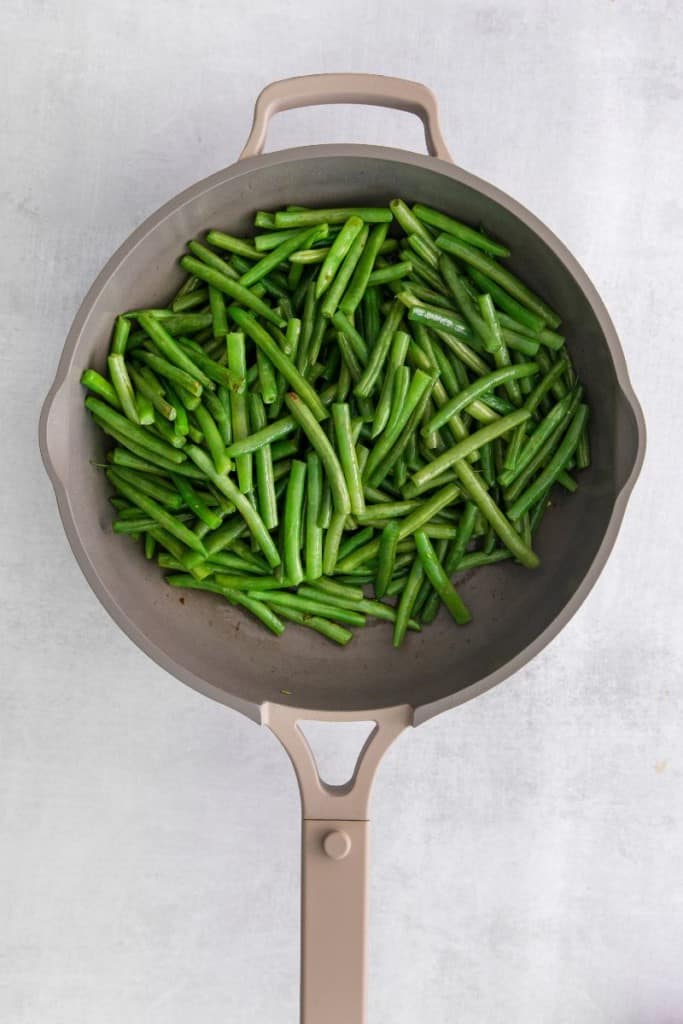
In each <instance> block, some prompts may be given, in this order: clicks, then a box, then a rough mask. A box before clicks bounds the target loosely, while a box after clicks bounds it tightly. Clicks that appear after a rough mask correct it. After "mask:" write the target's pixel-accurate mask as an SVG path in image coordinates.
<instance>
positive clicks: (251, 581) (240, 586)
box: [215, 572, 289, 592]
mask: <svg viewBox="0 0 683 1024" xmlns="http://www.w3.org/2000/svg"><path fill="white" fill-rule="evenodd" d="M215 580H216V583H217V584H218V586H219V587H228V588H230V589H231V590H260V591H261V592H263V591H266V590H282V584H283V581H282V580H279V579H277V578H276V577H275V576H250V575H244V574H238V575H234V574H231V573H224V572H217V573H216V577H215ZM284 582H285V583H288V582H289V581H288V580H285V581H284Z"/></svg>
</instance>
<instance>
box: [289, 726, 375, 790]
mask: <svg viewBox="0 0 683 1024" xmlns="http://www.w3.org/2000/svg"><path fill="white" fill-rule="evenodd" d="M376 724H377V723H376V722H317V721H314V720H311V719H308V720H306V721H299V722H297V729H299V730H300V732H301V733H302V734H303V736H304V739H305V740H306V742H307V743H308V746H309V747H310V750H311V753H312V754H313V757H314V759H315V763H316V768H317V769H318V775H319V776H320V780H321V782H325V783H327V785H328V786H345V785H346V784H347V783H349V782H350V781H351V779H352V778H353V775H354V772H355V770H356V765H357V764H358V760H359V757H360V754H361V753H362V751H363V748H364V746H365V743H366V741H367V739H368V736H370V734H371V733H372V731H373V730H374V729H375V728H376Z"/></svg>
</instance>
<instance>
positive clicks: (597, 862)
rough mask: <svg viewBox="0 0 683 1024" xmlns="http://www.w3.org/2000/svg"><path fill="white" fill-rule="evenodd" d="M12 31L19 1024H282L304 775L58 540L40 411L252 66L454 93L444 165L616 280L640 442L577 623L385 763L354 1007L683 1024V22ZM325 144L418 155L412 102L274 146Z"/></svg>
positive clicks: (9, 461)
mask: <svg viewBox="0 0 683 1024" xmlns="http://www.w3.org/2000/svg"><path fill="white" fill-rule="evenodd" d="M420 6H422V12H423V13H418V9H419V8H420ZM677 8H678V10H677ZM0 31H1V32H2V43H1V46H2V54H1V61H0V64H1V66H2V67H3V69H4V70H3V77H4V82H3V88H2V95H3V102H2V112H1V113H0V119H1V125H2V127H1V129H0V153H1V160H2V183H1V186H0V188H1V191H2V195H1V197H0V198H1V202H2V212H1V216H0V222H1V223H2V226H3V236H4V237H3V245H2V252H1V253H0V261H1V267H2V273H1V274H0V281H1V282H2V285H1V288H0V296H1V297H0V302H1V303H2V319H1V321H0V323H1V325H2V347H1V348H0V367H1V373H0V388H1V389H2V399H1V402H0V420H1V428H0V437H1V438H2V449H1V450H2V462H1V465H2V485H1V487H0V502H1V518H0V522H1V523H2V555H1V573H0V593H1V600H2V633H3V642H2V645H1V646H0V669H1V674H2V692H1V695H0V701H1V705H0V715H1V717H0V772H1V774H0V827H1V831H2V838H1V843H2V848H1V850H0V905H1V910H0V1019H1V1020H2V1021H3V1024H120V1022H121V1021H126V1022H127V1024H225V1022H230V1024H247V1022H259V1024H285V1022H293V1021H295V1019H296V1013H297V1010H296V1005H297V967H298V965H297V959H298V954H297V941H298V940H297V929H298V920H297V915H298V867H299V865H298V831H299V825H298V805H297V793H296V788H295V784H294V779H293V776H292V774H291V773H290V771H289V769H288V765H287V764H286V761H285V757H284V754H283V753H282V752H281V751H280V749H279V748H278V746H277V744H276V742H275V740H274V739H273V737H272V736H270V735H268V734H267V733H266V732H265V731H263V730H259V729H258V728H257V727H255V726H254V725H253V724H251V723H250V722H248V721H247V720H246V719H243V718H241V717H240V716H239V715H237V714H235V713H232V712H229V711H227V710H226V709H225V708H222V707H219V706H218V705H215V704H213V703H211V702H210V701H208V700H206V699H204V698H203V697H200V696H198V695H197V694H195V693H194V692H192V691H191V690H189V689H187V688H185V687H184V686H182V685H181V684H180V683H178V682H177V681H175V680H174V679H172V678H170V677H169V676H167V675H165V674H164V673H163V672H162V671H161V670H160V669H158V668H157V667H156V666H155V665H153V664H152V663H151V662H150V661H148V660H147V659H146V658H145V657H144V656H143V655H142V654H141V653H139V652H138V651H137V650H136V649H135V648H134V647H133V646H132V645H131V644H130V642H129V641H128V640H126V639H125V638H124V637H123V635H122V634H121V633H119V632H118V630H117V629H116V628H115V627H114V625H113V624H112V622H111V621H110V620H109V618H108V617H107V615H106V614H105V612H104V611H103V610H102V608H100V606H99V605H98V604H97V602H96V601H95V599H94V597H93V596H92V595H91V593H90V591H89V589H88V587H87V586H86V583H85V581H84V579H83V578H82V577H81V574H80V572H79V570H78V569H77V567H76V565H75V563H74V562H73V560H72V558H71V555H70V552H69V550H68V549H67V545H66V542H65V539H64V537H63V535H62V530H61V526H60V524H59V521H58V518H57V512H56V507H55V504H54V501H53V498H52V493H51V491H50V487H49V485H48V481H47V478H46V476H45V474H44V473H43V471H42V467H41V464H40V460H39V456H38V449H37V443H36V424H37V417H38V411H39V406H40V402H41V400H42V397H43V395H44V393H45V391H46V390H47V388H48V384H49V382H50V381H51V379H52V375H53V372H54V370H55V367H56V363H57V358H58V354H59V351H60V349H61V346H62V341H63V338H64V336H65V334H66V331H67V329H68V327H69V324H70V322H71V320H72V318H73V316H74V314H75V312H76V309H77V307H78V304H79V302H80V300H81V298H82V296H83V295H84V293H85V291H86V289H87V287H88V285H89V283H90V281H91V280H92V278H93V277H94V275H95V273H96V272H97V271H98V270H99V268H100V267H101V265H102V264H103V263H104V262H105V260H106V259H107V257H108V256H109V254H110V253H111V252H112V251H113V249H114V248H115V247H116V246H118V245H119V243H120V242H121V241H123V239H124V238H125V237H126V236H127V235H128V234H129V233H130V232H131V231H132V229H133V228H134V227H135V226H136V225H137V224H138V223H139V221H141V220H142V219H143V218H144V217H146V216H147V215H148V214H149V213H151V212H152V211H153V210H154V209H155V208H156V207H157V206H159V205H160V204H161V203H162V202H164V201H165V200H166V199H168V198H169V197H171V196H172V195H174V194H175V193H176V192H178V191H179V190H180V189H182V188H184V187H185V186H187V185H189V184H191V183H192V182H193V181H195V180H196V179H198V178H201V177H204V176H205V175H207V174H209V173H210V172H212V171H214V170H216V169H218V168H219V167H221V166H223V165H225V164H227V163H230V162H232V161H233V160H234V159H235V158H236V157H237V154H238V152H239V150H240V148H241V146H242V144H243V142H244V139H245V137H246V134H247V131H248V126H249V123H250V118H251V107H252V103H253V100H254V98H255V96H256V94H257V92H258V91H259V89H260V88H261V87H262V86H263V85H264V84H265V83H266V82H267V81H269V80H272V79H276V78H280V77H285V76H287V75H295V74H302V73H310V72H317V71H331V70H335V71H342V70H357V71H376V72H380V73H386V74H395V75H403V76H405V77H408V78H414V79H419V80H423V81H425V82H427V83H428V84H429V85H431V86H432V87H433V88H434V89H435V91H436V92H437V94H438V95H439V97H440V101H441V111H442V123H443V128H444V134H445V136H446V139H447V141H448V143H449V145H450V147H451V149H452V152H453V154H454V155H455V157H456V159H457V160H458V161H459V162H460V163H461V164H462V165H463V166H464V167H466V168H467V169H469V170H470V171H473V172H474V173H476V174H479V175H481V176H482V177H484V178H487V179H489V180H491V181H492V182H494V183H495V184H496V185H498V186H500V187H501V188H503V189H504V190H506V191H507V192H509V193H510V194H511V195H513V196H515V197H516V198H517V199H519V200H521V201H522V202H523V203H524V204H526V205H527V206H528V207H530V208H531V209H532V210H533V211H534V212H535V213H537V214H538V215H539V216H540V217H541V219H542V220H544V221H546V223H548V224H549V225H550V227H551V228H552V229H553V230H554V231H555V232H556V233H557V234H558V235H559V236H560V238H562V239H563V240H564V241H565V242H566V243H567V245H568V246H569V248H570V249H571V250H572V251H573V252H574V253H575V255H576V256H577V257H578V259H579V261H580V262H581V263H582V264H583V266H584V267H585V268H586V269H587V271H588V273H589V275H590V276H591V277H592V279H593V280H594V282H595V284H596V285H597V287H598V290H599V291H600V292H601V294H602V296H603V298H604V300H605V302H606V304H607V307H608V309H609V310H610V312H611V314H612V316H613V318H614V321H615V323H616V326H617V330H618V331H619V332H620V335H621V338H622V342H623V346H624V349H625V351H626V354H627V358H628V360H629V363H630V368H631V374H632V378H633V382H634V385H635V388H636V391H637V392H638V394H639V396H640V398H641V400H642V402H643V405H644V409H645V414H646V417H647V420H648V427H649V452H648V457H647V460H646V464H645V469H644V472H643V476H642V478H641V481H640V483H639V485H638V486H637V488H636V491H635V495H634V497H633V500H632V503H631V506H630V508H629V511H628V513H627V516H626V521H625V524H624V527H623V530H622V533H621V536H620V538H619V541H618V544H617V547H616V550H615V553H614V555H613V557H612V559H611V561H610V563H609V565H608V567H607V569H606V570H605V572H604V574H603V576H602V578H601V580H600V582H599V583H598V585H597V586H596V588H595V590H594V592H593V593H592V595H591V596H590V598H589V600H588V601H587V602H586V604H585V606H584V607H583V608H582V610H581V611H580V613H579V614H578V615H577V616H576V618H575V619H574V620H573V622H572V623H571V624H570V626H569V627H568V628H567V629H566V630H565V631H564V632H563V633H562V635H561V636H560V637H559V638H558V639H557V640H556V641H555V642H554V643H553V644H552V646H551V647H550V649H548V650H546V651H545V652H544V653H543V654H542V655H541V656H540V657H538V658H537V659H536V661H535V662H534V663H533V664H532V665H531V666H530V667H529V668H527V669H525V670H524V671H523V672H521V673H519V674H518V675H517V676H516V677H515V678H513V679H511V680H510V681H509V682H507V683H506V684H505V685H504V686H501V687H499V688H497V689H496V690H494V691H492V692H491V693H489V694H487V695H485V696H484V697H481V698H480V699H479V700H477V701H475V702H474V703H471V704H469V705H467V706H465V707H463V708H461V709H460V710H458V711H455V712H452V713H450V714H448V715H445V716H442V717H441V718H439V719H437V720H435V721H433V722H432V723H430V724H428V725H426V726H424V727H423V728H421V729H420V730H418V731H417V732H415V733H411V734H409V735H406V736H405V737H404V738H402V739H401V741H400V742H399V743H398V744H397V746H396V747H395V749H394V750H393V751H392V752H391V753H390V755H389V756H388V757H387V760H386V762H385V764H384V766H383V769H382V771H381V775H380V777H379V781H378V785H377V788H376V791H375V799H374V821H375V830H374V863H373V875H372V907H371V916H372V923H371V941H370V947H371V965H372V966H371V989H370V1010H371V1012H370V1021H371V1022H377V1024H378V1022H380V1021H382V1022H384V1021H391V1022H392V1024H415V1022H417V1021H430V1022H434V1024H436V1022H455V1021H457V1022H458V1024H510V1022H513V1024H517V1022H519V1024H680V1022H681V1021H682V1020H683V970H682V967H681V963H682V953H683V949H682V947H683V942H682V938H683V851H682V847H683V820H682V817H681V797H682V796H683V761H682V758H683V755H682V754H681V742H682V740H683V723H682V716H683V686H682V683H683V679H682V677H681V656H682V655H683V622H682V620H681V612H682V611H683V602H682V600H681V585H680V565H681V558H682V555H683V545H682V542H681V515H680V507H681V506H680V499H681V497H682V496H683V495H682V488H681V461H680V438H681V432H682V430H683V410H682V405H681V400H680V381H681V374H682V372H683V354H682V349H681V344H680V334H681V323H682V322H683V302H682V295H681V267H682V266H683V245H682V228H683V206H682V205H681V199H680V183H681V181H682V180H683V160H682V159H681V155H682V154H681V143H680V130H681V122H682V116H681V115H682V112H683V110H682V104H681V90H682V87H683V78H682V73H681V63H680V52H681V46H682V45H683V31H682V25H681V15H680V7H679V5H678V4H677V3H675V2H671V3H667V2H663V0H657V2H649V3H646V2H639V3H637V2H626V0H616V2H608V0H600V2H590V0H581V2H576V0H572V3H562V4H560V3H554V4H553V3H550V2H542V0H525V2H520V0H516V2H514V3H508V2H503V3H495V4H493V3H476V2H473V0H472V2H466V3H460V2H453V0H432V2H429V3H425V4H423V5H419V4H416V3H415V2H414V0H410V2H408V0H393V2H392V3H385V2H382V3H377V2H368V0H345V2H344V3H341V2H339V0H334V2H332V0H318V2H316V3H309V2H306V3H286V2H283V0H249V2H248V3H239V4H238V3H235V2H234V0H232V2H230V0H228V2H226V0H222V2H218V0H215V2H212V0H194V2H192V0H182V2H180V0H173V2H164V0H146V2H145V3H141V2H138V0H122V2H120V3H116V4H114V3H112V4H106V3H102V2H98V0H63V2H60V3H57V2H56V0H44V2H41V0H27V2H21V0H5V3H4V4H3V17H2V26H1V28H0ZM330 141H364V142H378V143H386V144H390V145H403V146H404V147H405V148H412V149H417V150H421V149H422V145H423V142H422V135H421V131H420V127H419V124H418V122H417V121H414V120H413V119H411V118H410V117H408V116H407V115H401V114H397V113H387V112H384V111H383V112H378V111H372V110H363V109H359V108H355V109H352V108H336V109H323V108H318V109H316V110H312V111H297V112H294V113H289V114H286V115H283V116H282V117H280V118H279V119H278V120H277V122H276V123H275V124H274V125H273V129H272V132H271V136H270V140H269V142H270V146H271V148H277V147H282V146H285V145H288V144H292V145H300V144H304V143H314V142H330Z"/></svg>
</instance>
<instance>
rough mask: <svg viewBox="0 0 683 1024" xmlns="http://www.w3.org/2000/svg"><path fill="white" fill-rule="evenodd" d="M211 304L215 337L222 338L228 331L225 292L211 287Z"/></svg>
mask: <svg viewBox="0 0 683 1024" xmlns="http://www.w3.org/2000/svg"><path fill="white" fill-rule="evenodd" d="M209 305H210V307H211V319H212V325H213V336H214V338H222V337H223V336H224V335H225V334H227V333H228V319H227V315H226V312H225V299H224V298H223V293H222V292H219V291H218V289H217V288H213V287H210V288H209Z"/></svg>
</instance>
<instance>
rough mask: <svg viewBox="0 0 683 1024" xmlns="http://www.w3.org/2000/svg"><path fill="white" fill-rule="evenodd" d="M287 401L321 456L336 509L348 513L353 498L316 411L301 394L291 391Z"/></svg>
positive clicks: (286, 396) (291, 411) (295, 417)
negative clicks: (312, 409) (350, 495)
mask: <svg viewBox="0 0 683 1024" xmlns="http://www.w3.org/2000/svg"><path fill="white" fill-rule="evenodd" d="M285 403H286V405H287V408H288V409H289V411H290V413H291V414H292V416H293V417H294V419H295V420H296V421H297V423H298V424H299V426H300V427H301V429H302V430H303V432H304V433H305V434H306V436H307V437H308V440H309V441H310V443H311V445H312V446H313V448H314V449H315V451H316V452H317V453H318V455H319V456H320V460H321V462H322V464H323V466H324V468H325V473H326V475H327V479H328V481H329V484H330V489H331V492H332V500H333V504H334V507H335V510H336V511H337V512H339V513H341V514H344V515H348V513H349V512H350V511H351V500H350V497H349V492H348V488H347V484H346V480H345V477H344V473H343V470H342V467H341V465H340V463H339V459H338V458H337V455H336V453H335V451H334V449H333V448H332V445H331V444H330V442H329V440H328V438H327V436H326V434H325V432H324V430H323V429H322V427H321V426H320V424H319V423H318V422H317V420H316V418H315V415H314V413H313V412H312V411H311V409H310V408H309V407H308V406H307V405H306V404H305V403H304V401H303V400H302V396H301V395H299V394H295V393H294V392H292V391H290V392H289V393H288V394H287V395H285Z"/></svg>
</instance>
